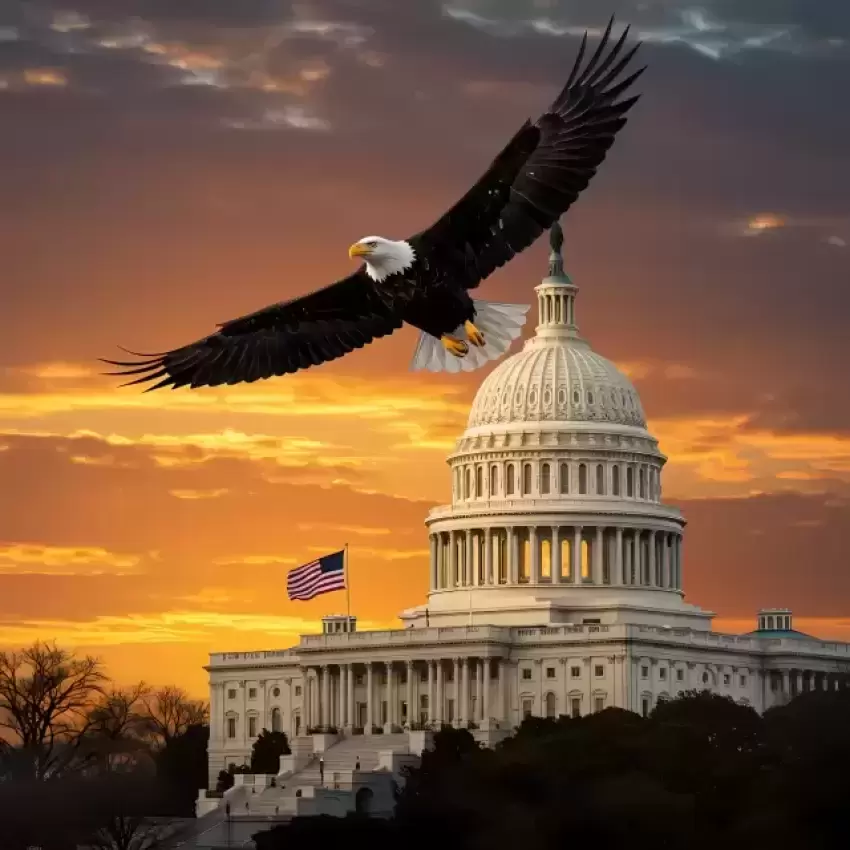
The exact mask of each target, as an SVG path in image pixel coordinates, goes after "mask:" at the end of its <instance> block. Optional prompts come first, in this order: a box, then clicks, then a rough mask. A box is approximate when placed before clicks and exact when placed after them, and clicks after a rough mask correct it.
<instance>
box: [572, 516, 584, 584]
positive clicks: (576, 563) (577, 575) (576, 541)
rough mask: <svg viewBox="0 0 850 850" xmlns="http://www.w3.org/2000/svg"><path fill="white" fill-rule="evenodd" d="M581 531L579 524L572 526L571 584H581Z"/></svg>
mask: <svg viewBox="0 0 850 850" xmlns="http://www.w3.org/2000/svg"><path fill="white" fill-rule="evenodd" d="M581 532H582V528H581V526H580V525H577V526H575V527H574V528H573V551H572V561H573V564H572V571H573V584H581Z"/></svg>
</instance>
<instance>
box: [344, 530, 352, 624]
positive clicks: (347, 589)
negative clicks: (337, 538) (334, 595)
mask: <svg viewBox="0 0 850 850" xmlns="http://www.w3.org/2000/svg"><path fill="white" fill-rule="evenodd" d="M342 562H343V567H344V569H345V605H346V609H347V611H348V614H347V617H348V619H349V620H350V619H351V577H350V575H349V572H348V544H347V543H346V544H345V549H344V554H343V561H342ZM346 628H348V625H347V624H346Z"/></svg>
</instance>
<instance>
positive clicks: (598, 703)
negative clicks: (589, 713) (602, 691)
mask: <svg viewBox="0 0 850 850" xmlns="http://www.w3.org/2000/svg"><path fill="white" fill-rule="evenodd" d="M604 708H605V697H596V699H594V700H593V710H594V711H595V712H597V713H599V712H600V711H602V710H603V709H604Z"/></svg>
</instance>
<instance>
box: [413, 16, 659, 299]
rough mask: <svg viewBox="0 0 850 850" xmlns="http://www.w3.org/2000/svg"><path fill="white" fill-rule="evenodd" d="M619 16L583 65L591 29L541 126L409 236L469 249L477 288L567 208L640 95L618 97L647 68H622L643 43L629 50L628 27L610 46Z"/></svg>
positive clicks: (439, 246)
mask: <svg viewBox="0 0 850 850" xmlns="http://www.w3.org/2000/svg"><path fill="white" fill-rule="evenodd" d="M613 23H614V19H613V17H612V18H611V20H610V21H609V22H608V26H607V27H606V29H605V32H604V34H603V36H602V39H601V41H600V43H599V46H598V47H597V48H596V51H595V52H594V54H593V56H591V57H590V59H589V61H588V62H587V64H586V65H585V66H584V68H582V67H581V65H582V60H583V59H584V54H585V50H586V48H587V33H585V35H584V38H583V39H582V42H581V46H580V48H579V52H578V56H577V57H576V61H575V64H574V65H573V68H572V71H571V73H570V77H569V79H568V80H567V83H566V85H565V86H564V88H563V90H562V91H561V93H560V94H559V95H558V97H557V98H556V99H555V101H554V102H553V103H552V105H551V106H550V107H549V109H548V110H547V111H546V112H545V113H544V114H543V115H541V116H540V118H538V119H537V121H536V122H535V123H533V124H532V123H531V122H530V121H526V123H525V124H524V125H523V126H522V127H521V128H520V130H519V132H518V133H517V134H516V135H515V136H514V137H513V138H512V139H511V141H510V142H508V144H507V145H506V146H505V148H504V149H503V150H502V151H501V153H499V155H498V156H497V157H496V158H495V159H494V160H493V162H492V164H491V165H490V167H489V168H488V169H487V171H486V173H485V174H484V175H483V176H482V177H481V179H480V180H479V181H478V182H477V183H476V184H475V185H474V186H473V187H472V188H471V189H470V190H469V191H468V192H467V193H466V194H465V195H464V196H463V197H462V198H461V199H460V201H458V202H457V203H456V204H455V205H454V206H453V207H452V208H451V209H450V210H449V211H448V212H447V213H445V215H443V217H442V218H441V219H440V220H439V221H437V222H436V223H435V224H434V225H432V226H431V227H429V228H428V229H427V230H424V231H422V232H421V233H419V234H417V235H416V236H415V237H413V239H411V240H410V241H411V242H413V243H414V244H415V242H416V241H418V242H420V244H424V245H425V246H426V250H427V251H428V252H430V253H431V256H432V257H433V259H434V260H435V261H436V262H439V259H440V256H441V253H443V252H445V253H446V254H449V253H451V254H457V253H458V252H460V253H462V254H464V256H465V262H464V268H465V275H464V276H465V279H458V278H455V280H456V281H457V283H459V284H463V285H464V286H465V287H466V288H468V289H472V288H474V287H476V286H478V284H479V283H480V282H481V281H482V280H484V279H485V278H486V277H487V276H488V275H490V274H492V273H493V272H494V271H495V270H496V269H498V268H500V267H501V266H503V265H505V263H507V262H508V261H509V260H510V259H511V258H513V257H514V256H516V255H517V254H519V253H520V252H521V251H523V250H525V249H526V248H527V247H528V246H529V245H531V244H532V243H533V242H534V241H535V240H536V239H537V237H538V236H540V235H541V234H542V233H543V232H544V231H545V230H548V229H549V228H550V227H551V226H552V224H553V223H554V222H555V221H556V220H557V219H558V218H559V217H560V216H561V215H563V213H565V212H566V211H567V210H568V209H569V207H570V206H572V204H573V203H574V202H575V200H576V198H578V196H579V194H580V193H581V192H582V190H583V189H585V187H586V186H587V184H588V183H589V182H590V180H591V178H592V177H593V175H594V174H595V173H596V169H597V168H598V166H599V165H600V163H601V162H602V160H603V159H604V158H605V154H606V152H607V150H608V148H609V147H610V146H611V144H612V143H613V141H614V136H615V135H616V133H617V131H618V130H619V129H620V128H621V127H622V126H623V125H624V124H625V123H626V119H625V117H624V116H625V113H626V112H627V111H628V110H629V109H630V107H631V106H632V105H633V104H634V103H635V101H637V99H638V97H637V96H636V97H631V98H628V99H625V100H618V98H619V97H620V95H621V94H622V93H623V92H624V91H625V90H626V89H627V88H628V87H629V86H630V85H631V84H632V83H633V82H634V81H635V80H636V79H637V78H638V77H639V76H640V74H641V73H643V70H644V69H643V68H640V69H639V70H637V71H635V72H634V73H633V74H631V75H630V76H628V77H626V78H625V79H622V80H619V79H618V78H619V76H620V74H621V72H622V71H623V70H624V69H625V68H626V66H627V65H628V64H629V62H630V60H631V59H632V57H633V56H634V54H635V51H637V49H638V47H639V46H640V44H636V45H635V46H634V47H632V48H631V49H630V50H628V51H626V52H625V53H623V47H624V45H625V42H626V36H627V35H628V32H629V28H628V27H626V29H625V30H624V32H623V34H622V35H621V36H620V38H619V39H618V40H617V42H616V43H615V44H614V46H613V47H611V48H610V50H608V52H607V54H606V52H605V51H606V48H607V47H608V46H609V41H610V38H611V27H612V25H613Z"/></svg>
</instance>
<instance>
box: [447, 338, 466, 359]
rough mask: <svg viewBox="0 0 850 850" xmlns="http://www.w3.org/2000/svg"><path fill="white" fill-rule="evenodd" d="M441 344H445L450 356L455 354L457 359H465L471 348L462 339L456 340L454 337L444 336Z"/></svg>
mask: <svg viewBox="0 0 850 850" xmlns="http://www.w3.org/2000/svg"><path fill="white" fill-rule="evenodd" d="M440 342H442V343H443V345H444V346H445V347H446V350H447V351H448V352H449V354H454V356H455V357H464V356H466V355H467V354H468V353H469V346H468V345H467V344H466V343H465V342H464V341H463V340H462V339H455V337H453V336H449V335H448V334H443V336H441V337H440Z"/></svg>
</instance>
